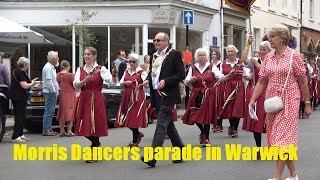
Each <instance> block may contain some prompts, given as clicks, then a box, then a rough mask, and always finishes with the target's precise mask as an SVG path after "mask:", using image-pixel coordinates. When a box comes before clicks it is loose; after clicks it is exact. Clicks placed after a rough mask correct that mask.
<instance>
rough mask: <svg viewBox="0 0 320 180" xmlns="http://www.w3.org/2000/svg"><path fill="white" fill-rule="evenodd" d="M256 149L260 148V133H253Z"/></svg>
mask: <svg viewBox="0 0 320 180" xmlns="http://www.w3.org/2000/svg"><path fill="white" fill-rule="evenodd" d="M253 136H254V140H255V141H256V145H257V147H261V133H257V132H253Z"/></svg>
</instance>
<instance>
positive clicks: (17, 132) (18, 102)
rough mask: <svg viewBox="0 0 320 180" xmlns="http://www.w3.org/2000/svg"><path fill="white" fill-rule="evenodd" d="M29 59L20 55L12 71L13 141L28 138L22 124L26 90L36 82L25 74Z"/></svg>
mask: <svg viewBox="0 0 320 180" xmlns="http://www.w3.org/2000/svg"><path fill="white" fill-rule="evenodd" d="M29 65H30V61H29V59H27V58H25V57H20V58H19V60H18V61H17V68H15V69H14V70H13V71H12V77H11V88H10V97H11V100H12V104H13V112H14V129H13V134H12V142H13V143H25V142H26V141H29V140H30V139H29V138H27V137H26V136H24V135H23V125H24V121H25V119H26V107H27V100H28V98H29V94H28V90H29V89H30V88H31V87H32V86H34V85H35V84H36V82H35V80H36V79H37V78H36V79H33V80H32V81H31V80H30V79H29V77H28V75H27V73H26V72H27V71H28V69H29Z"/></svg>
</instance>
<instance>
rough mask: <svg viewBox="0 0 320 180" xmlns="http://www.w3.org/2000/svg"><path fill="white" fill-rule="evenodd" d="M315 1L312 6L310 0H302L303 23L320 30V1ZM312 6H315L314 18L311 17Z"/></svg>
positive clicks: (305, 25)
mask: <svg viewBox="0 0 320 180" xmlns="http://www.w3.org/2000/svg"><path fill="white" fill-rule="evenodd" d="M313 3H314V4H313V6H310V1H309V0H304V1H302V25H303V26H304V27H307V28H310V29H315V30H317V31H320V10H319V9H320V1H319V0H313ZM310 8H313V12H314V14H313V18H310Z"/></svg>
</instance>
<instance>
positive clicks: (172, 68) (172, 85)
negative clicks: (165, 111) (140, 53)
mask: <svg viewBox="0 0 320 180" xmlns="http://www.w3.org/2000/svg"><path fill="white" fill-rule="evenodd" d="M169 50H170V48H168V49H167V52H168V51H169ZM151 63H152V60H151V61H150V71H149V74H148V77H147V80H149V86H150V96H151V97H150V98H151V104H152V106H153V107H160V106H159V105H167V106H171V105H174V104H179V103H181V96H180V89H179V82H180V81H182V80H184V79H185V69H184V65H183V62H182V56H181V53H180V52H179V51H176V50H172V51H171V52H170V54H169V55H168V56H167V57H166V59H165V60H164V61H163V62H162V66H161V70H160V76H159V82H160V81H161V80H164V81H165V86H164V89H162V90H161V91H162V92H164V93H166V94H167V96H163V98H162V99H161V100H160V102H156V101H159V100H158V99H156V98H155V93H158V92H157V91H156V90H153V87H152V64H151ZM156 105H157V106H156Z"/></svg>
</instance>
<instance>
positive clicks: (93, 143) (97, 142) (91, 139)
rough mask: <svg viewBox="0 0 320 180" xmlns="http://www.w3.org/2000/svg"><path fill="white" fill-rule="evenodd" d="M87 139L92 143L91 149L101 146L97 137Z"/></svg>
mask: <svg viewBox="0 0 320 180" xmlns="http://www.w3.org/2000/svg"><path fill="white" fill-rule="evenodd" d="M86 138H87V139H89V140H90V141H91V147H99V146H100V140H99V137H95V136H86Z"/></svg>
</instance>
